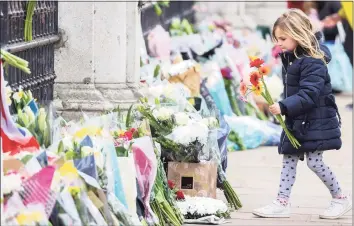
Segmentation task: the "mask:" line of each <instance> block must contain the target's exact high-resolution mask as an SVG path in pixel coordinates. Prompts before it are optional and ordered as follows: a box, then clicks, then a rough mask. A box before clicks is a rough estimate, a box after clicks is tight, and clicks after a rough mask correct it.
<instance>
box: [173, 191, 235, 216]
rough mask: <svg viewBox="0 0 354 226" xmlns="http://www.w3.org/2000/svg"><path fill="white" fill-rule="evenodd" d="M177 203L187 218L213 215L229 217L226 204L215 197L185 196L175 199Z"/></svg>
mask: <svg viewBox="0 0 354 226" xmlns="http://www.w3.org/2000/svg"><path fill="white" fill-rule="evenodd" d="M177 205H178V208H179V209H180V210H181V212H182V214H183V215H184V217H185V218H186V219H187V220H189V219H200V218H203V217H208V216H213V215H214V216H217V217H219V218H230V210H229V209H228V207H227V205H226V204H225V203H224V202H223V201H221V200H217V199H212V198H206V197H189V196H186V197H185V199H184V200H181V201H177Z"/></svg>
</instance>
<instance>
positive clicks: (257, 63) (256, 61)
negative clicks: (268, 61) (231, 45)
mask: <svg viewBox="0 0 354 226" xmlns="http://www.w3.org/2000/svg"><path fill="white" fill-rule="evenodd" d="M263 63H264V60H262V59H259V58H256V59H254V60H252V61H251V62H250V67H257V68H259V67H260V66H261V65H262V64H263Z"/></svg>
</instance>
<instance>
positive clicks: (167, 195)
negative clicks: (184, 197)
mask: <svg viewBox="0 0 354 226" xmlns="http://www.w3.org/2000/svg"><path fill="white" fill-rule="evenodd" d="M155 153H156V157H157V163H158V166H157V175H156V180H155V183H154V188H153V195H152V196H151V199H150V205H151V208H152V210H153V211H154V213H155V214H156V216H157V217H158V218H159V224H160V225H161V226H163V225H168V224H171V225H174V226H180V225H182V224H183V223H184V218H183V215H182V213H181V212H180V210H179V209H178V207H177V203H176V200H175V197H174V195H173V192H172V190H171V189H170V187H169V186H170V183H167V177H166V173H165V170H164V168H163V164H162V162H161V160H160V151H159V149H158V148H156V147H155Z"/></svg>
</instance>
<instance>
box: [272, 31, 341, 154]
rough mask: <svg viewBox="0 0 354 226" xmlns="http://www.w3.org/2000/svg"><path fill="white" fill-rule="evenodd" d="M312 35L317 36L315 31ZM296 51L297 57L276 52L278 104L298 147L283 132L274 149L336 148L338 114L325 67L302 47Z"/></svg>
mask: <svg viewBox="0 0 354 226" xmlns="http://www.w3.org/2000/svg"><path fill="white" fill-rule="evenodd" d="M316 37H317V38H318V39H320V35H319V34H316ZM320 48H321V50H322V51H324V53H325V55H326V61H327V63H328V62H329V61H330V60H331V53H330V51H329V50H328V48H327V47H326V46H324V45H322V44H320ZM297 53H298V56H299V58H296V57H295V55H294V53H292V52H285V53H281V54H280V55H281V59H282V62H283V66H284V67H283V73H282V76H283V84H284V99H283V100H282V101H280V102H279V104H280V108H281V112H282V114H283V115H285V122H286V124H287V127H288V128H289V130H290V131H291V132H292V134H293V135H294V136H295V137H296V138H297V139H298V141H299V142H300V144H301V147H300V148H299V149H295V148H294V147H293V146H292V145H291V143H290V141H289V139H288V137H287V136H286V135H285V133H284V131H283V133H282V135H281V140H280V144H279V146H278V151H279V153H280V154H296V153H304V152H310V151H325V150H331V149H340V148H341V146H342V141H341V131H340V116H339V113H338V108H337V105H336V103H335V99H334V96H333V95H332V87H331V80H330V77H329V74H328V70H327V66H326V64H325V63H324V62H323V61H322V60H320V59H315V58H312V57H307V56H305V51H304V50H303V49H302V48H298V49H297ZM337 114H338V117H337Z"/></svg>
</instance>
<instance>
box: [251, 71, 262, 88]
mask: <svg viewBox="0 0 354 226" xmlns="http://www.w3.org/2000/svg"><path fill="white" fill-rule="evenodd" d="M260 78H261V75H260V74H259V72H258V71H253V72H251V74H250V82H251V83H252V85H254V86H256V85H258V82H259V79H260Z"/></svg>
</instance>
